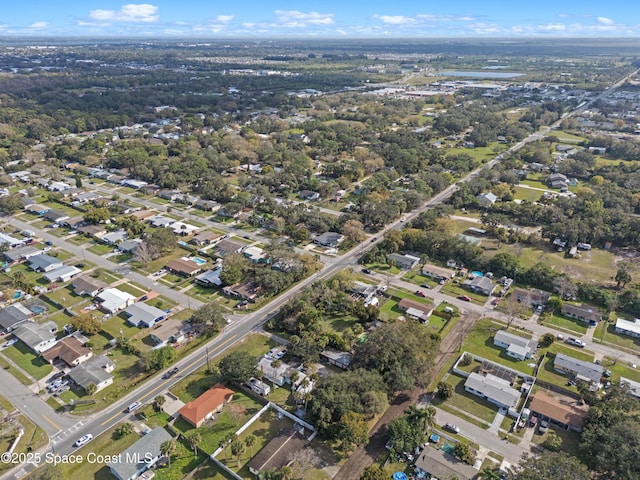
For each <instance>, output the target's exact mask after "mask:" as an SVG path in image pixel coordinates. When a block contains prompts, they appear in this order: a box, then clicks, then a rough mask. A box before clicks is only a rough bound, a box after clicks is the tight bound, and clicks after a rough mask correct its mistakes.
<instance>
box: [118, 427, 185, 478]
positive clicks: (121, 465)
mask: <svg viewBox="0 0 640 480" xmlns="http://www.w3.org/2000/svg"><path fill="white" fill-rule="evenodd" d="M170 440H173V437H172V436H171V435H170V434H169V432H167V431H166V430H165V429H164V428H162V427H155V428H154V429H152V430H151V431H150V432H149V433H147V434H146V435H144V436H143V437H141V438H140V440H138V441H137V442H136V443H134V444H133V445H131V446H130V447H129V448H127V449H126V450H125V451H123V452H122V453H121V454H120V455H119V456H118V461H117V462H109V463H108V464H107V466H108V467H109V470H110V471H111V473H112V474H113V475H114V476H115V477H116V478H117V479H118V480H134V479H136V478H139V477H140V476H141V475H142V474H143V473H144V472H146V471H147V470H149V469H150V468H153V466H154V465H155V464H156V463H157V462H158V460H160V458H161V457H162V454H161V453H160V446H161V445H162V444H163V443H164V442H167V441H170ZM149 478H150V477H149Z"/></svg>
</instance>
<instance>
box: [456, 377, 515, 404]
mask: <svg viewBox="0 0 640 480" xmlns="http://www.w3.org/2000/svg"><path fill="white" fill-rule="evenodd" d="M464 389H465V390H466V391H467V392H469V393H472V394H474V395H477V396H478V397H480V398H484V399H485V400H487V401H488V402H491V403H493V404H495V405H498V406H499V407H502V408H506V409H512V408H515V407H516V406H517V405H518V401H519V400H520V392H519V391H518V390H516V389H515V388H512V387H511V383H510V382H509V381H508V380H504V379H502V378H499V377H496V376H495V375H491V374H487V375H480V374H479V373H475V372H473V373H470V374H469V376H468V377H467V380H466V381H465V382H464Z"/></svg>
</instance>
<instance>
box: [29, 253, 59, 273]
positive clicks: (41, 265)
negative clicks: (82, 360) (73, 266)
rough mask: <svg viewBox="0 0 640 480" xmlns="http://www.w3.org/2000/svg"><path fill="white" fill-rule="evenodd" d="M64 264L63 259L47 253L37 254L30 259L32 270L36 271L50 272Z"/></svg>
mask: <svg viewBox="0 0 640 480" xmlns="http://www.w3.org/2000/svg"><path fill="white" fill-rule="evenodd" d="M62 265H63V263H62V260H59V259H57V258H55V257H52V256H51V255H47V254H46V253H41V254H40V255H35V256H33V257H31V258H30V259H29V266H30V267H31V270H35V271H36V272H45V273H46V272H50V271H51V270H55V269H56V268H60V267H62Z"/></svg>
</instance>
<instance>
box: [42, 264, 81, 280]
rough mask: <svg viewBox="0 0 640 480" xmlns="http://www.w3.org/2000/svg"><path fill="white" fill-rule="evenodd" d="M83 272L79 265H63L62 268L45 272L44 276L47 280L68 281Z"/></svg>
mask: <svg viewBox="0 0 640 480" xmlns="http://www.w3.org/2000/svg"><path fill="white" fill-rule="evenodd" d="M80 273H82V270H80V269H79V268H78V267H74V266H73V265H63V266H61V267H60V268H56V269H55V270H51V271H50V272H47V273H45V274H44V275H43V276H42V277H43V278H44V279H45V280H46V281H47V282H68V281H69V280H71V279H72V278H73V277H75V276H76V275H78V274H80Z"/></svg>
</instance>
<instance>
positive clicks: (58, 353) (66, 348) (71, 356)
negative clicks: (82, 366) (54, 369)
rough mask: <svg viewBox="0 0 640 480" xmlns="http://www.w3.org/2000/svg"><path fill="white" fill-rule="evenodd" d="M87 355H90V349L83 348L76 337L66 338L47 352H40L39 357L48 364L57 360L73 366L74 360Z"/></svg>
mask: <svg viewBox="0 0 640 480" xmlns="http://www.w3.org/2000/svg"><path fill="white" fill-rule="evenodd" d="M89 353H91V349H90V348H87V347H85V346H84V345H83V344H82V343H81V342H80V340H78V339H77V338H76V337H67V338H65V339H63V340H60V341H59V342H58V343H56V344H55V345H54V346H53V347H51V348H50V349H49V350H45V351H44V352H42V354H41V355H42V358H44V359H45V360H46V361H47V362H49V363H51V362H53V361H54V360H55V359H56V358H59V359H61V360H62V361H64V362H65V363H66V364H67V365H70V366H73V365H74V362H75V361H76V360H78V359H79V358H80V357H83V356H85V355H87V354H89Z"/></svg>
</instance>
